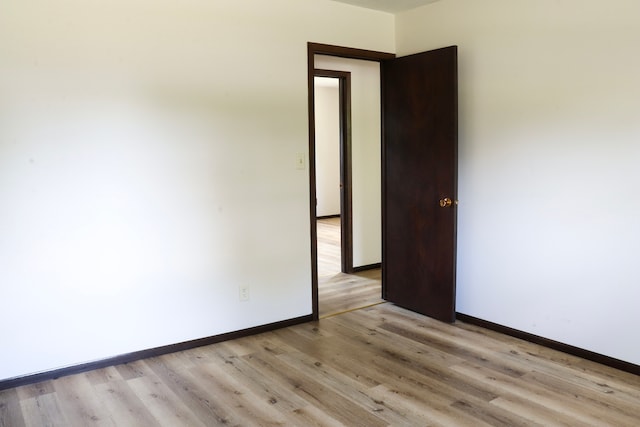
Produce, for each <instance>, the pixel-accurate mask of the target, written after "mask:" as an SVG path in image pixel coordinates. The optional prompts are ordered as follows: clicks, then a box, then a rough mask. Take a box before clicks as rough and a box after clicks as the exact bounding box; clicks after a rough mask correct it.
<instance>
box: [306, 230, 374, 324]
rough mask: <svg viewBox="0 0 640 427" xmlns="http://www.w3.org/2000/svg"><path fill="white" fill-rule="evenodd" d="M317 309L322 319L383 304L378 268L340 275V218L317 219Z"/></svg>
mask: <svg viewBox="0 0 640 427" xmlns="http://www.w3.org/2000/svg"><path fill="white" fill-rule="evenodd" d="M317 224H318V306H319V314H320V317H321V318H326V317H329V316H334V315H336V314H339V313H343V312H345V311H349V310H355V309H359V308H363V307H369V306H372V305H375V304H380V303H382V302H384V300H383V299H382V298H381V295H382V286H381V283H382V279H381V271H380V269H379V268H376V269H373V270H366V271H362V272H358V273H355V274H344V273H341V272H340V270H341V265H340V260H341V258H340V257H341V254H340V218H324V219H319V220H318V223H317Z"/></svg>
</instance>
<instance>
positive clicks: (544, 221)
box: [396, 0, 640, 364]
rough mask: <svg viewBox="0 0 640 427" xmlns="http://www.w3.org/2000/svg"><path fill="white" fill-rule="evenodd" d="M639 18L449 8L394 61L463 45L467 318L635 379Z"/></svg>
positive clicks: (408, 28)
mask: <svg viewBox="0 0 640 427" xmlns="http://www.w3.org/2000/svg"><path fill="white" fill-rule="evenodd" d="M639 16H640V2H637V1H635V0H612V1H607V2H602V1H594V0H562V1H557V0H521V1H512V0H483V1H481V2H480V1H477V0H441V1H438V2H436V3H433V4H431V5H428V6H426V7H423V8H420V9H417V10H415V11H411V12H409V13H404V14H401V15H398V16H397V20H396V25H397V52H398V55H400V56H401V55H406V54H410V53H415V52H418V51H423V50H428V49H432V48H437V47H442V46H447V45H453V44H457V45H458V46H459V79H460V94H459V95H460V97H459V100H460V157H459V170H460V180H459V198H460V205H459V228H458V230H459V234H458V294H457V295H458V300H457V303H458V311H460V312H462V313H466V314H469V315H472V316H477V317H480V318H482V319H486V320H489V321H493V322H496V323H499V324H502V325H506V326H510V327H513V328H516V329H520V330H524V331H527V332H530V333H533V334H537V335H541V336H543V337H547V338H550V339H554V340H557V341H561V342H564V343H568V344H571V345H574V346H578V347H581V348H585V349H588V350H591V351H595V352H598V353H601V354H605V355H607V356H610V357H614V358H619V359H622V360H625V361H628V362H631V363H636V364H638V363H640V341H638V340H637V339H636V338H637V337H636V333H635V332H634V331H635V329H636V328H637V326H638V325H639V324H640V311H639V310H638V308H637V305H638V301H640V285H639V284H640V274H639V273H638V268H637V264H638V261H637V257H638V254H640V196H639V188H640V168H639V167H638V164H640V144H639V143H638V141H640V120H638V118H639V117H640V81H639V80H638V76H640V57H639V56H638V55H636V54H635V52H637V50H638V46H639V45H640V26H639V25H638V17H639Z"/></svg>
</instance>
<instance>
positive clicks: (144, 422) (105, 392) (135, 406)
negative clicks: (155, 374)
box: [95, 380, 159, 427]
mask: <svg viewBox="0 0 640 427" xmlns="http://www.w3.org/2000/svg"><path fill="white" fill-rule="evenodd" d="M95 389H96V391H97V393H98V396H100V398H101V400H102V402H103V404H104V406H105V408H106V409H107V410H108V411H109V413H110V414H111V418H112V419H113V421H114V422H115V424H116V425H118V426H126V425H131V426H133V425H135V426H139V427H154V426H157V425H158V424H159V423H158V420H156V419H155V417H154V416H153V415H152V414H151V412H149V410H148V409H147V407H146V405H145V404H144V403H143V402H142V401H141V400H140V399H139V398H138V396H136V394H135V393H134V392H133V390H131V388H130V387H129V385H128V384H127V382H126V381H124V380H114V381H109V382H108V383H103V384H99V385H97V386H95Z"/></svg>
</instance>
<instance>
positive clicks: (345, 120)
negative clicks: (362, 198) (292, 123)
mask: <svg viewBox="0 0 640 427" xmlns="http://www.w3.org/2000/svg"><path fill="white" fill-rule="evenodd" d="M314 77H331V78H335V79H338V82H339V83H338V84H339V87H338V92H339V116H340V254H341V256H340V264H341V271H342V272H343V273H347V274H351V273H353V212H352V210H351V208H352V202H351V200H352V199H351V194H352V190H351V72H349V71H334V70H320V69H316V70H315V71H314ZM314 91H315V88H314ZM314 93H315V92H314ZM314 117H315V114H314ZM314 157H315V156H314ZM316 171H317V170H316Z"/></svg>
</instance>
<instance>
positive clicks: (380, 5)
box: [334, 0, 438, 13]
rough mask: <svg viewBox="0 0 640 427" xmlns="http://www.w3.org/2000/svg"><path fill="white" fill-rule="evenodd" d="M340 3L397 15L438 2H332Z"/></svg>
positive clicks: (345, 0) (380, 0) (409, 0)
mask: <svg viewBox="0 0 640 427" xmlns="http://www.w3.org/2000/svg"><path fill="white" fill-rule="evenodd" d="M334 1H337V2H340V3H347V4H352V5H355V6H360V7H366V8H367V9H375V10H381V11H383V12H389V13H398V12H403V11H405V10H409V9H415V8H416V7H420V6H424V5H425V4H429V3H433V2H436V1H438V0H334Z"/></svg>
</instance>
